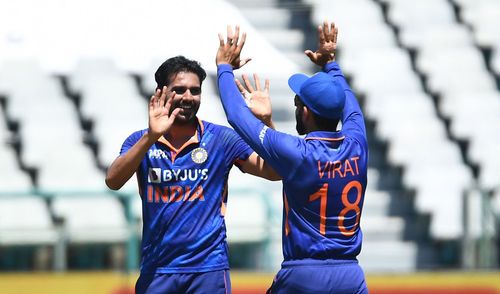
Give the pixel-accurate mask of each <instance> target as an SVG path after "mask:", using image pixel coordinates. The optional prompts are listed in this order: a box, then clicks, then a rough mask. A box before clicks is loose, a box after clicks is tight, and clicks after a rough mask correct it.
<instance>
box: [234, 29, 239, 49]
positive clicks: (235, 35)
mask: <svg viewBox="0 0 500 294" xmlns="http://www.w3.org/2000/svg"><path fill="white" fill-rule="evenodd" d="M239 39H240V26H238V25H237V26H236V28H235V32H234V37H233V45H235V46H237V47H239V45H238V40H239Z"/></svg>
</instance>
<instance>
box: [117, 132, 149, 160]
mask: <svg viewBox="0 0 500 294" xmlns="http://www.w3.org/2000/svg"><path fill="white" fill-rule="evenodd" d="M143 134H144V131H137V132H134V133H132V134H131V135H130V136H128V138H127V139H125V141H124V142H123V144H122V148H121V149H120V156H121V155H123V154H125V153H127V151H128V150H129V149H130V148H132V146H134V145H135V143H137V142H138V141H139V139H141V137H142V135H143Z"/></svg>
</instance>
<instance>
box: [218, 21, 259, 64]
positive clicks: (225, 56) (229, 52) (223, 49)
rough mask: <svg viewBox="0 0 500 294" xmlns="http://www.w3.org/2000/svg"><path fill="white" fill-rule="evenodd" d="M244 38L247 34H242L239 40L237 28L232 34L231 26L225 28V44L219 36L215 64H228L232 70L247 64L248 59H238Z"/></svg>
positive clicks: (237, 27)
mask: <svg viewBox="0 0 500 294" xmlns="http://www.w3.org/2000/svg"><path fill="white" fill-rule="evenodd" d="M246 38H247V34H246V33H243V34H242V36H241V40H240V27H239V26H236V28H235V32H234V34H233V29H232V28H231V26H227V42H224V37H223V36H222V35H221V34H219V50H217V55H216V57H215V63H216V64H217V65H219V64H230V65H231V66H232V67H233V69H238V68H240V67H242V66H244V65H245V64H247V63H248V62H249V61H250V60H251V59H250V58H246V59H241V58H240V54H241V50H242V49H243V46H244V45H245V40H246Z"/></svg>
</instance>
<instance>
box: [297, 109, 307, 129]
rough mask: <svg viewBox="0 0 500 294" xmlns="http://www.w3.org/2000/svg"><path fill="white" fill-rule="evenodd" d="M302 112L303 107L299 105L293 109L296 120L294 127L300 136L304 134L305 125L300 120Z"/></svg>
mask: <svg viewBox="0 0 500 294" xmlns="http://www.w3.org/2000/svg"><path fill="white" fill-rule="evenodd" d="M303 112H304V110H303V107H299V108H298V109H297V110H296V111H295V121H296V125H295V129H296V130H297V133H298V134H299V135H301V136H302V135H305V134H306V126H305V125H304V123H303V122H302V113H303Z"/></svg>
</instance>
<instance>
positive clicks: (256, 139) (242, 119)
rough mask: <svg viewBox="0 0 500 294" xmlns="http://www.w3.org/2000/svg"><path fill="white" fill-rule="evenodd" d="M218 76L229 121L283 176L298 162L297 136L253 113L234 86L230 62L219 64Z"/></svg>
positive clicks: (299, 144) (299, 141) (301, 147)
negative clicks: (270, 124) (276, 128)
mask: <svg viewBox="0 0 500 294" xmlns="http://www.w3.org/2000/svg"><path fill="white" fill-rule="evenodd" d="M217 78H218V79H217V82H218V86H219V94H220V97H221V101H222V106H223V108H224V111H225V113H226V116H227V119H228V122H229V124H230V125H231V126H232V127H233V128H234V130H235V131H236V132H237V133H238V135H240V136H241V137H242V138H243V140H245V142H247V143H248V144H249V145H250V147H251V148H252V149H253V150H255V152H257V154H259V155H260V157H262V158H263V159H264V160H265V161H266V162H267V163H268V164H269V165H271V167H272V168H273V169H274V170H275V171H276V172H277V173H278V174H279V175H280V176H281V177H283V178H284V179H286V178H287V177H288V175H290V174H291V173H292V172H293V171H294V170H295V165H296V164H298V163H299V162H300V160H299V158H300V157H301V154H302V153H303V152H301V151H302V150H303V148H304V146H303V144H302V143H301V140H300V138H299V137H296V136H292V135H289V134H285V133H282V132H278V131H276V130H273V129H271V128H268V127H267V126H266V125H265V124H264V123H262V122H261V121H260V120H259V119H257V118H256V117H255V116H254V115H253V113H252V112H251V111H250V109H249V108H248V107H247V105H246V104H245V102H244V100H243V98H242V96H241V93H240V92H239V90H238V88H237V87H236V83H235V82H234V74H233V70H232V68H231V66H230V65H227V64H222V65H219V66H218V68H217Z"/></svg>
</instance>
